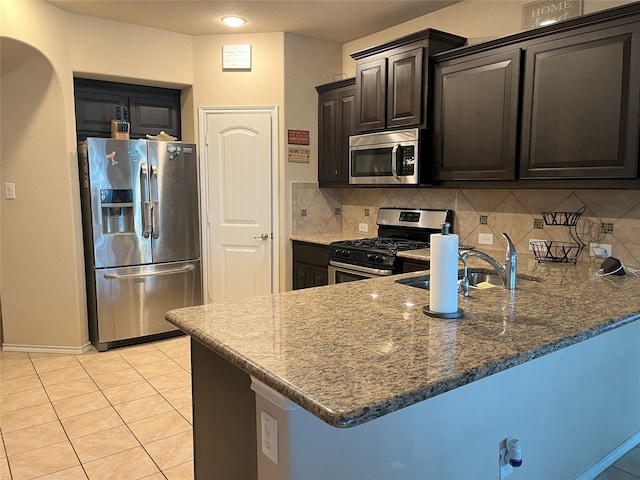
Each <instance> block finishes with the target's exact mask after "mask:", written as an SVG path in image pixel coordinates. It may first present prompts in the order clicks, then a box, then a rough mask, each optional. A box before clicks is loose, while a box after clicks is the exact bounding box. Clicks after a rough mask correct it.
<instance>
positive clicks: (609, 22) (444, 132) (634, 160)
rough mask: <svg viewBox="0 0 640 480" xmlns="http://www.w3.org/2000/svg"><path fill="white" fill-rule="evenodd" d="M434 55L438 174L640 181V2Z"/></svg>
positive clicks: (570, 183)
mask: <svg viewBox="0 0 640 480" xmlns="http://www.w3.org/2000/svg"><path fill="white" fill-rule="evenodd" d="M433 61H434V76H435V81H434V83H435V86H434V94H435V98H434V146H433V153H434V170H435V172H434V177H435V179H436V181H440V182H445V184H446V182H452V181H453V182H455V181H466V183H467V184H468V185H470V183H469V180H475V181H476V183H475V184H474V185H476V186H486V187H492V186H493V187H495V186H508V187H511V186H516V187H522V186H524V187H531V186H533V185H534V184H535V185H536V186H540V185H544V186H549V187H562V188H576V187H578V186H579V187H583V188H594V187H595V188H616V187H623V188H640V179H638V154H639V152H640V147H639V145H640V2H639V3H633V4H629V5H624V6H621V7H616V8H612V9H609V10H604V11H600V12H596V13H593V14H589V15H584V16H582V17H578V18H575V19H571V20H567V21H563V22H558V23H557V24H554V25H550V26H547V27H541V28H537V29H533V30H528V31H524V32H520V33H518V34H515V35H511V36H508V37H503V38H498V39H496V40H491V41H489V42H485V43H481V44H475V45H472V46H469V47H465V48H461V49H458V50H455V51H452V52H445V53H442V54H440V55H437V56H436V57H435V58H434V59H433ZM449 185H451V183H449Z"/></svg>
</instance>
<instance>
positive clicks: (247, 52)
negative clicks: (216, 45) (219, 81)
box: [222, 45, 251, 70]
mask: <svg viewBox="0 0 640 480" xmlns="http://www.w3.org/2000/svg"><path fill="white" fill-rule="evenodd" d="M222 69H223V70H251V45H223V46H222Z"/></svg>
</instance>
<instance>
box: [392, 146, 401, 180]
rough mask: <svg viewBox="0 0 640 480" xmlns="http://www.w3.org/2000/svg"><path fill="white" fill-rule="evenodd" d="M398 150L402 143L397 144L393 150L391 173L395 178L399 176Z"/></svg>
mask: <svg viewBox="0 0 640 480" xmlns="http://www.w3.org/2000/svg"><path fill="white" fill-rule="evenodd" d="M398 150H400V144H396V145H394V147H393V150H391V173H393V176H394V177H395V178H398Z"/></svg>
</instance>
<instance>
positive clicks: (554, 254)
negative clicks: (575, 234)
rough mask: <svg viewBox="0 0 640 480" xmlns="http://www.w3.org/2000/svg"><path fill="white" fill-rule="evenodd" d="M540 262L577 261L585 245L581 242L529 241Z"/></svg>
mask: <svg viewBox="0 0 640 480" xmlns="http://www.w3.org/2000/svg"><path fill="white" fill-rule="evenodd" d="M529 243H530V245H531V249H532V250H533V255H534V256H535V257H536V260H537V261H538V262H559V263H576V262H577V261H578V257H579V256H580V254H581V253H582V249H583V248H584V245H583V244H581V243H571V242H557V241H555V240H537V241H535V242H529Z"/></svg>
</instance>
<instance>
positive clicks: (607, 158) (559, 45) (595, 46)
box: [520, 23, 640, 178]
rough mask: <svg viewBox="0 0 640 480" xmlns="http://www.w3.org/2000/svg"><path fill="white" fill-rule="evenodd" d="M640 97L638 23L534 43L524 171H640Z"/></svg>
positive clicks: (606, 174) (564, 174) (540, 174)
mask: <svg viewBox="0 0 640 480" xmlns="http://www.w3.org/2000/svg"><path fill="white" fill-rule="evenodd" d="M583 32H584V30H583ZM639 98H640V25H638V24H637V23H636V24H628V25H623V26H619V27H611V28H606V29H600V30H594V29H593V28H592V29H590V31H588V32H585V33H577V34H575V35H573V36H571V37H566V38H561V39H558V40H555V41H549V42H546V43H542V44H539V45H534V46H532V47H530V48H528V49H527V53H526V63H525V78H524V93H523V118H522V144H521V167H520V175H521V177H524V178H633V177H636V175H637V159H638V113H639V108H638V107H639V103H638V102H639V101H640V100H639Z"/></svg>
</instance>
